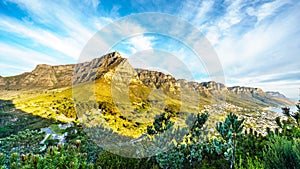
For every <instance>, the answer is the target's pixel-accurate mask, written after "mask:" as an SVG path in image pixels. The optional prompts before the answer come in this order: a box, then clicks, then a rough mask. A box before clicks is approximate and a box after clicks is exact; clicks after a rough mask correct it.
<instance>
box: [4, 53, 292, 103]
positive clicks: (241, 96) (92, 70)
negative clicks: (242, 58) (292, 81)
mask: <svg viewBox="0 0 300 169" xmlns="http://www.w3.org/2000/svg"><path fill="white" fill-rule="evenodd" d="M120 65H125V67H124V68H123V69H124V70H122V73H123V74H124V73H126V74H128V72H127V71H130V69H132V70H131V72H130V73H131V74H132V75H133V76H134V78H136V79H138V80H140V81H141V82H142V83H143V84H144V85H146V86H147V87H149V88H151V89H160V90H163V91H164V92H166V93H170V94H176V93H177V94H178V93H179V92H180V88H182V87H187V88H189V89H190V90H193V91H197V92H199V93H200V96H202V97H213V96H217V97H219V96H220V97H221V95H224V94H225V98H226V100H232V102H240V101H241V100H244V101H246V102H247V101H249V102H251V101H252V102H254V103H255V104H257V105H261V106H265V107H266V106H279V105H287V104H292V102H291V101H290V100H288V99H287V98H286V97H285V96H284V95H283V94H281V93H276V92H264V91H263V90H262V89H260V88H255V87H244V86H232V87H226V85H224V84H222V83H218V82H214V81H209V82H201V83H199V82H193V81H187V80H184V79H176V78H175V77H173V76H171V75H168V74H164V73H162V72H158V71H153V70H146V69H140V68H139V69H134V68H132V67H131V65H130V64H129V63H128V61H127V59H126V58H122V56H121V54H120V53H119V52H112V53H109V54H106V55H104V56H102V57H100V58H95V59H93V60H92V61H90V62H84V63H79V64H67V65H56V66H51V65H47V64H39V65H37V66H36V68H35V69H34V70H33V71H31V72H25V73H22V74H20V75H16V76H10V77H1V76H0V90H26V89H32V88H35V89H48V88H60V87H67V86H71V85H72V84H78V83H84V82H88V81H93V80H96V79H100V78H103V77H104V78H107V77H108V76H113V73H114V71H116V69H117V68H118V67H120ZM112 70H114V71H112Z"/></svg>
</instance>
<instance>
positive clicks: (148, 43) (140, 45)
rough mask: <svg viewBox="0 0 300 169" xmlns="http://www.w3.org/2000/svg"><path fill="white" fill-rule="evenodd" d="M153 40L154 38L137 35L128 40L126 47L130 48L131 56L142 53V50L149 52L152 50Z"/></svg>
mask: <svg viewBox="0 0 300 169" xmlns="http://www.w3.org/2000/svg"><path fill="white" fill-rule="evenodd" d="M153 40H154V37H152V36H145V35H139V36H134V37H132V38H130V39H129V40H128V45H130V46H132V47H130V51H131V53H132V54H134V53H136V52H138V51H143V50H150V49H152V41H153Z"/></svg>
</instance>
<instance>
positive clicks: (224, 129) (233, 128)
mask: <svg viewBox="0 0 300 169" xmlns="http://www.w3.org/2000/svg"><path fill="white" fill-rule="evenodd" d="M244 120H245V119H241V120H238V117H237V116H236V115H235V114H232V113H230V114H229V115H228V116H227V117H226V119H225V121H224V122H219V123H217V124H216V130H217V131H218V132H219V134H220V135H221V136H222V138H223V139H224V140H225V141H226V142H227V143H228V145H229V146H230V147H229V149H228V151H227V152H225V156H231V160H230V161H231V164H230V168H234V164H235V141H236V138H237V136H238V135H239V134H241V132H242V130H243V128H244V125H242V124H243V122H244Z"/></svg>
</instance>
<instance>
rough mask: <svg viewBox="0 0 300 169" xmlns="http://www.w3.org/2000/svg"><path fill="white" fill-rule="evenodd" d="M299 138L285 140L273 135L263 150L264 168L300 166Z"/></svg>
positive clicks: (279, 168) (294, 167) (293, 168)
mask: <svg viewBox="0 0 300 169" xmlns="http://www.w3.org/2000/svg"><path fill="white" fill-rule="evenodd" d="M299 141H300V140H299V139H297V140H296V139H295V140H287V139H286V138H284V137H275V139H274V141H272V142H270V144H269V146H268V147H266V148H265V150H264V154H263V156H264V164H265V166H266V168H275V169H277V168H278V169H296V168H300V142H299Z"/></svg>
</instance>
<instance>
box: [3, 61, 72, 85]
mask: <svg viewBox="0 0 300 169" xmlns="http://www.w3.org/2000/svg"><path fill="white" fill-rule="evenodd" d="M73 69H74V65H61V66H50V65H45V64H41V65H37V67H36V68H35V69H34V70H33V71H32V72H27V73H23V74H20V75H17V76H11V77H1V78H0V89H4V90H21V89H30V88H52V87H63V86H67V85H70V84H71V80H72V75H73Z"/></svg>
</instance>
